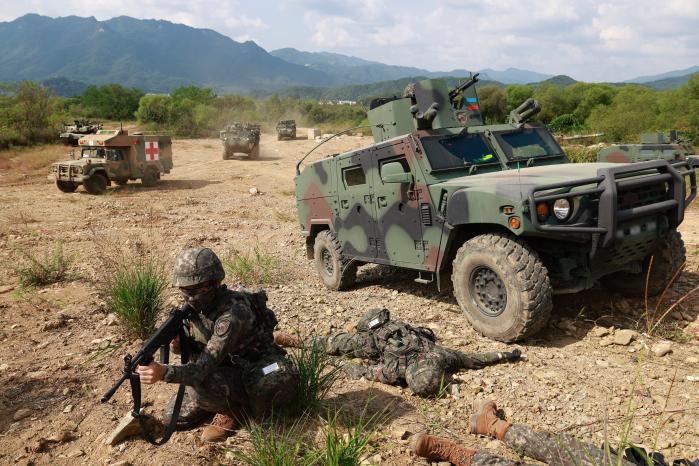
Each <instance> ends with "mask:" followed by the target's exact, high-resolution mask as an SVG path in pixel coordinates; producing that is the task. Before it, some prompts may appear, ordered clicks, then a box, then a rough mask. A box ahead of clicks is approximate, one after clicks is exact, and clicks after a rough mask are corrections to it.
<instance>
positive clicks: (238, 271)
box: [223, 248, 285, 286]
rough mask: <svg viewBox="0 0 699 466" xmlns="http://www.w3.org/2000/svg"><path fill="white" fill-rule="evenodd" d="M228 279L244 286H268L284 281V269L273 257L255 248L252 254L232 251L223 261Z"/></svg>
mask: <svg viewBox="0 0 699 466" xmlns="http://www.w3.org/2000/svg"><path fill="white" fill-rule="evenodd" d="M223 267H224V269H225V270H226V275H227V276H228V277H229V279H232V280H234V281H236V282H239V283H242V284H243V285H245V286H254V285H268V284H270V283H272V282H275V283H279V282H280V281H283V280H284V275H285V273H284V268H283V267H282V264H281V263H280V261H279V260H278V259H277V258H275V257H274V256H272V255H270V254H267V253H265V252H262V251H260V250H259V249H258V248H255V249H254V251H253V253H252V254H243V253H239V252H237V251H234V252H233V253H232V254H230V255H229V256H228V257H226V258H225V259H224V260H223Z"/></svg>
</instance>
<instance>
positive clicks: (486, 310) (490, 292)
mask: <svg viewBox="0 0 699 466" xmlns="http://www.w3.org/2000/svg"><path fill="white" fill-rule="evenodd" d="M469 285H470V286H469V288H470V294H471V298H472V299H473V301H474V302H475V303H476V306H477V307H478V309H479V310H480V311H481V312H482V313H483V314H485V315H486V316H488V317H497V316H499V315H500V314H502V313H503V312H504V311H505V307H506V306H507V290H506V289H505V283H504V282H503V281H502V280H501V279H500V277H499V276H498V274H497V273H495V271H493V270H492V269H490V268H489V267H485V266H480V267H477V268H475V269H474V270H473V272H471V279H470V284H469Z"/></svg>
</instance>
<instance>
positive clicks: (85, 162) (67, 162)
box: [53, 157, 104, 167]
mask: <svg viewBox="0 0 699 466" xmlns="http://www.w3.org/2000/svg"><path fill="white" fill-rule="evenodd" d="M103 163H104V159H100V158H96V157H95V158H84V159H78V160H64V161H62V162H56V163H54V164H53V165H69V166H71V167H73V166H75V167H77V166H80V167H82V166H85V165H100V164H103Z"/></svg>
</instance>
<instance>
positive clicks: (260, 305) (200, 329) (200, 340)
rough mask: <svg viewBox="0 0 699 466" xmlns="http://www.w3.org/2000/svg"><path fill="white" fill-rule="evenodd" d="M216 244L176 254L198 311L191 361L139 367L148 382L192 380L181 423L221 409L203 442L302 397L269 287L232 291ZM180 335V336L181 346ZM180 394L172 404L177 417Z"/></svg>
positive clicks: (183, 287)
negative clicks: (278, 335) (276, 334)
mask: <svg viewBox="0 0 699 466" xmlns="http://www.w3.org/2000/svg"><path fill="white" fill-rule="evenodd" d="M224 277H225V272H224V270H223V267H222V265H221V261H220V260H219V259H218V257H217V256H216V254H214V252H213V251H211V250H210V249H207V248H193V249H185V250H184V251H183V252H182V253H181V254H180V255H179V257H178V258H177V261H176V263H175V268H174V284H175V286H177V287H179V288H180V291H181V292H182V295H183V296H184V299H185V301H186V302H187V303H188V304H189V305H191V306H192V307H193V308H194V310H195V311H196V313H193V316H192V317H191V318H190V319H188V320H187V321H185V326H186V327H188V328H189V337H188V339H189V341H188V346H189V347H190V348H192V350H191V351H192V353H193V355H192V359H193V360H192V361H191V362H188V363H187V364H184V365H165V364H160V363H158V362H155V361H154V362H152V363H150V364H149V365H147V366H138V367H137V369H136V371H137V372H138V374H139V375H140V379H141V381H142V382H144V383H147V384H152V383H156V382H159V381H161V380H162V381H165V382H169V383H181V384H184V385H186V391H185V394H184V399H183V402H182V410H181V412H180V414H179V417H178V419H177V428H178V429H186V428H190V427H193V426H194V425H196V424H197V423H199V422H201V421H202V420H203V419H204V418H205V417H206V416H208V415H210V414H212V413H215V414H216V416H215V417H214V420H213V422H212V423H211V424H210V425H208V426H207V427H206V428H205V429H204V432H203V433H202V440H204V441H209V442H213V441H221V440H224V439H225V438H226V437H227V436H228V435H230V432H231V431H232V429H234V428H235V427H236V425H237V421H238V420H239V419H240V418H242V417H245V416H261V415H264V414H267V413H270V412H272V411H273V410H274V409H275V408H276V409H277V410H279V409H280V408H281V407H284V406H286V405H288V403H289V402H291V401H292V400H293V399H294V397H295V396H296V389H297V385H298V384H297V382H298V374H297V372H296V370H295V368H294V367H293V365H292V364H291V362H290V361H289V360H288V358H287V357H286V352H285V351H284V350H283V349H282V348H280V347H279V346H277V345H275V344H274V341H273V335H272V332H273V330H274V327H275V325H276V323H277V319H276V317H275V316H274V312H272V311H271V310H270V309H268V308H267V306H266V305H265V302H266V295H265V294H264V292H259V293H250V292H247V291H245V290H242V291H234V290H229V289H227V288H226V286H225V285H223V284H222V283H221V282H222V280H223V278H224ZM179 344H181V342H179V341H175V342H173V350H174V351H175V352H177V346H178V345H179ZM174 405H175V397H174V396H173V398H172V399H171V400H170V402H169V403H168V406H167V408H166V410H165V423H166V424H167V423H169V422H170V418H171V417H172V413H173V410H174Z"/></svg>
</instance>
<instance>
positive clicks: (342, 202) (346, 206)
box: [340, 199, 349, 209]
mask: <svg viewBox="0 0 699 466" xmlns="http://www.w3.org/2000/svg"><path fill="white" fill-rule="evenodd" d="M340 206H342V208H343V209H349V201H348V200H347V199H341V200H340Z"/></svg>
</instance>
